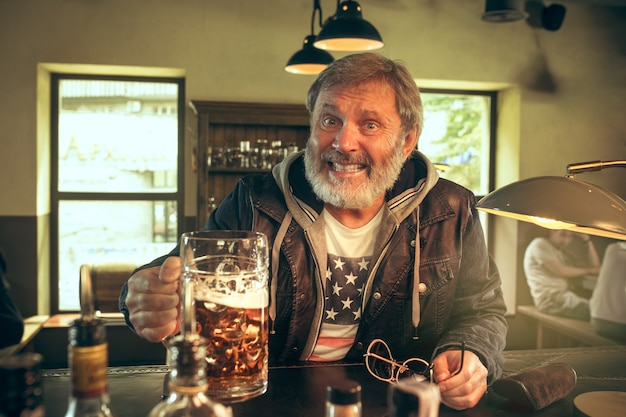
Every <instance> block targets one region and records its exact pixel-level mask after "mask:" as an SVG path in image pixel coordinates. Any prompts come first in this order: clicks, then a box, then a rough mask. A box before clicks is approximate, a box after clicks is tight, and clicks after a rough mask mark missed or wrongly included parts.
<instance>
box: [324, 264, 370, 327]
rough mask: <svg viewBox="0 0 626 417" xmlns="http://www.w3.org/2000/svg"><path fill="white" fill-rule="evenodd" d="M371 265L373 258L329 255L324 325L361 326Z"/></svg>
mask: <svg viewBox="0 0 626 417" xmlns="http://www.w3.org/2000/svg"><path fill="white" fill-rule="evenodd" d="M370 261H371V256H365V257H359V258H346V257H342V256H336V255H333V254H328V269H327V270H326V293H325V296H326V297H325V301H324V318H323V321H324V323H328V324H335V325H355V324H359V321H360V320H361V304H362V300H363V290H364V288H365V282H366V280H367V274H368V272H369V265H370Z"/></svg>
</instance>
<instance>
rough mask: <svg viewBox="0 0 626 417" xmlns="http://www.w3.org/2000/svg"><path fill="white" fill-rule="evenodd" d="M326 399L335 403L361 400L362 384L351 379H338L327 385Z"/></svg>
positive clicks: (349, 402) (350, 402)
mask: <svg viewBox="0 0 626 417" xmlns="http://www.w3.org/2000/svg"><path fill="white" fill-rule="evenodd" d="M326 399H327V400H328V402H331V403H333V404H354V403H358V402H361V384H359V383H358V382H356V381H352V380H349V379H346V380H342V381H337V382H336V383H333V384H332V385H328V386H327V387H326Z"/></svg>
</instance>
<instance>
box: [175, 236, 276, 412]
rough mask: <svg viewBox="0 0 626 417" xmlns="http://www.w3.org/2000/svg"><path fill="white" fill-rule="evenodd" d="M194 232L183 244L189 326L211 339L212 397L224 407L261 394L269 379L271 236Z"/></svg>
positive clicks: (185, 317)
mask: <svg viewBox="0 0 626 417" xmlns="http://www.w3.org/2000/svg"><path fill="white" fill-rule="evenodd" d="M199 233H202V234H203V235H198V234H199ZM194 234H196V235H195V236H191V237H190V236H187V238H185V236H186V235H189V234H184V235H183V240H182V244H181V255H183V269H184V275H183V279H184V283H183V304H184V305H183V321H184V323H183V327H184V328H187V329H188V330H189V331H193V332H195V333H198V334H200V335H201V336H203V337H204V338H205V339H206V340H207V354H206V356H207V358H206V360H207V368H206V370H207V379H208V390H207V395H208V396H209V397H210V398H211V399H213V400H215V401H217V402H222V403H231V402H237V401H243V400H246V399H249V398H252V397H255V396H258V395H261V394H263V393H264V392H265V391H266V390H267V376H268V375H267V373H268V370H267V366H268V316H267V314H268V311H267V307H268V300H269V295H268V288H267V283H268V260H267V244H266V238H265V236H264V235H262V234H259V233H251V232H225V231H223V232H193V233H192V235H194ZM207 234H211V236H208V235H207ZM213 234H218V235H217V236H213ZM231 234H234V235H235V236H231ZM207 240H208V241H207ZM233 241H234V242H235V243H233Z"/></svg>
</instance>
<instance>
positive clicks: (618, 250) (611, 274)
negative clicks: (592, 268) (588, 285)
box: [589, 242, 626, 343]
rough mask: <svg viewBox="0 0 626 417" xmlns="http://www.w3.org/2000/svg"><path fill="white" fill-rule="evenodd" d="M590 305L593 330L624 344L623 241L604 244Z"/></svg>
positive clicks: (625, 267) (625, 247)
mask: <svg viewBox="0 0 626 417" xmlns="http://www.w3.org/2000/svg"><path fill="white" fill-rule="evenodd" d="M589 307H590V309H591V325H592V326H593V327H594V328H595V329H596V333H598V334H599V335H601V336H605V337H608V338H611V339H616V340H619V341H621V342H624V343H626V242H615V243H611V244H610V245H609V246H607V248H606V251H605V252H604V259H603V260H602V266H601V267H600V273H599V274H598V282H597V283H596V286H595V288H594V289H593V294H592V296H591V299H590V300H589Z"/></svg>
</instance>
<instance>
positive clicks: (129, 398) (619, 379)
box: [44, 346, 626, 417]
mask: <svg viewBox="0 0 626 417" xmlns="http://www.w3.org/2000/svg"><path fill="white" fill-rule="evenodd" d="M551 362H566V363H568V364H570V365H571V366H572V367H573V368H574V369H575V370H576V372H577V374H578V382H577V385H576V388H575V389H574V391H573V392H572V393H571V394H569V395H568V396H567V397H566V398H564V399H562V400H559V401H557V402H555V403H553V404H552V405H550V406H548V407H546V408H544V409H543V410H540V411H538V412H535V413H528V412H526V411H524V410H520V409H519V408H517V407H516V406H515V405H514V404H512V403H510V402H509V401H508V400H506V399H505V398H503V397H500V396H498V395H497V394H495V393H493V392H490V393H488V394H487V395H486V396H485V397H484V398H483V399H482V400H481V402H480V403H479V404H478V406H476V407H475V408H473V409H469V410H465V411H462V412H457V411H454V410H451V409H449V408H447V407H445V406H443V405H442V406H441V409H440V413H439V415H440V416H480V417H489V416H559V417H561V416H570V415H573V412H574V411H573V410H574V405H573V401H574V398H575V397H576V396H577V395H579V394H582V393H585V392H590V391H622V392H623V391H626V346H609V347H593V348H570V349H546V350H525V351H521V350H520V351H507V352H505V375H510V374H512V373H516V372H520V371H524V370H528V369H530V368H533V367H535V366H539V365H543V364H547V363H551ZM167 371H168V369H167V367H165V366H137V367H126V368H110V369H109V388H110V393H111V403H112V408H113V411H114V412H115V413H116V416H117V417H137V416H146V415H148V412H149V411H150V410H151V409H152V407H154V405H155V404H157V403H158V402H159V401H160V397H161V392H162V388H163V379H164V376H165V374H166V373H167ZM339 378H349V379H353V380H356V381H358V382H360V383H361V385H362V392H363V417H383V416H385V415H386V411H387V390H388V384H386V383H384V382H381V381H378V380H376V379H375V378H373V377H372V376H371V375H369V374H368V372H367V370H366V369H365V367H364V366H363V365H336V364H335V365H324V366H320V365H314V366H300V367H280V368H271V369H270V374H269V388H268V391H267V392H266V393H265V394H264V395H262V396H260V397H257V398H254V399H252V400H249V401H246V402H243V403H238V404H234V405H233V406H232V407H233V415H234V417H248V416H249V417H265V416H268V417H269V416H272V417H281V416H285V417H320V416H323V415H324V400H325V389H326V385H327V384H328V383H330V382H331V381H335V380H337V379H339ZM68 388H69V373H68V371H67V370H66V369H60V370H48V371H45V372H44V398H45V404H46V415H48V416H61V415H63V414H64V412H65V408H66V407H67V393H68Z"/></svg>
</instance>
